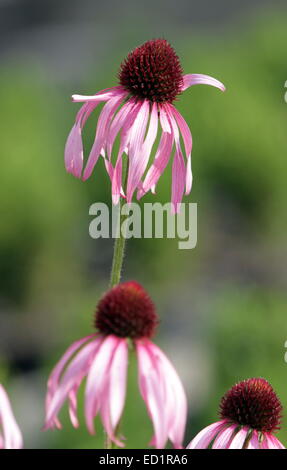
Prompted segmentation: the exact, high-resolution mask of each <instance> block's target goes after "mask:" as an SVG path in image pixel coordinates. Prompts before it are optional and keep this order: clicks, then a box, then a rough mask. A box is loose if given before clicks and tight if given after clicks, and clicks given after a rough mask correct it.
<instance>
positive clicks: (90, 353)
mask: <svg viewBox="0 0 287 470" xmlns="http://www.w3.org/2000/svg"><path fill="white" fill-rule="evenodd" d="M101 343H102V337H96V338H95V339H94V340H93V341H91V342H89V343H88V344H85V346H83V347H82V349H81V350H80V351H79V352H78V353H77V354H76V355H75V357H74V358H73V359H72V360H71V362H70V363H69V365H68V366H67V368H66V370H65V372H64V373H63V375H62V377H61V380H60V382H59V384H58V386H57V388H56V390H55V391H54V393H53V395H52V396H50V397H49V402H48V405H47V409H46V420H45V426H44V429H48V428H53V427H54V426H56V425H57V421H55V420H57V415H58V413H59V411H60V409H61V407H62V405H63V403H64V401H65V400H66V399H67V398H69V395H70V393H71V392H72V393H73V390H74V389H75V387H78V386H79V384H80V382H81V381H82V379H83V378H84V377H85V375H86V374H87V372H88V369H89V365H90V362H91V360H92V358H93V357H94V355H95V354H96V353H97V350H98V349H99V347H100V345H101ZM73 416H74V415H73ZM73 421H74V423H76V420H75V419H74V420H73ZM74 423H73V424H74Z"/></svg>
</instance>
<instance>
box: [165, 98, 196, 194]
mask: <svg viewBox="0 0 287 470" xmlns="http://www.w3.org/2000/svg"><path fill="white" fill-rule="evenodd" d="M170 109H171V110H172V113H173V116H174V117H175V119H176V121H177V125H178V127H179V129H180V132H181V135H182V138H183V142H184V147H185V155H186V160H187V162H186V175H185V194H186V195H188V194H189V193H190V191H191V186H192V171H191V150H192V136H191V132H190V129H189V127H188V125H187V123H186V121H185V120H184V119H183V117H182V115H181V114H180V113H179V112H178V111H177V109H176V108H175V107H174V106H172V105H170Z"/></svg>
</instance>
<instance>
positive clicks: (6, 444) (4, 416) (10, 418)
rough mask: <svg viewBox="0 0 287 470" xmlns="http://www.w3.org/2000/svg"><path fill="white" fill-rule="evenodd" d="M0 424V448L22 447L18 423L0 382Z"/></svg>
mask: <svg viewBox="0 0 287 470" xmlns="http://www.w3.org/2000/svg"><path fill="white" fill-rule="evenodd" d="M0 424H1V425H2V429H3V436H1V435H0V448H1V447H2V448H4V449H22V447H23V438H22V434H21V431H20V429H19V426H18V424H17V423H16V420H15V417H14V414H13V411H12V408H11V404H10V401H9V398H8V395H7V393H6V391H5V389H4V387H3V386H2V385H1V384H0Z"/></svg>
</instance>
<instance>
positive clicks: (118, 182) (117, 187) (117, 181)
mask: <svg viewBox="0 0 287 470" xmlns="http://www.w3.org/2000/svg"><path fill="white" fill-rule="evenodd" d="M122 161H123V159H122V156H121V155H120V156H119V158H118V160H117V163H116V166H115V169H114V173H113V179H112V200H113V204H115V205H116V204H118V202H119V200H120V195H121V188H122V166H123V164H122Z"/></svg>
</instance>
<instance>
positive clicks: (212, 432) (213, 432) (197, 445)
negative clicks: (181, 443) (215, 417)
mask: <svg viewBox="0 0 287 470" xmlns="http://www.w3.org/2000/svg"><path fill="white" fill-rule="evenodd" d="M225 425H226V423H225V421H217V422H216V423H213V424H210V425H209V426H207V427H206V428H204V429H202V431H200V432H199V433H198V434H197V435H196V436H195V437H194V438H193V439H192V441H191V442H190V443H189V444H188V446H187V449H207V448H208V446H209V445H210V444H211V442H212V441H213V439H214V438H215V437H216V436H217V434H218V433H219V432H220V431H221V430H222V429H223V428H224V426H225Z"/></svg>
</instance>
